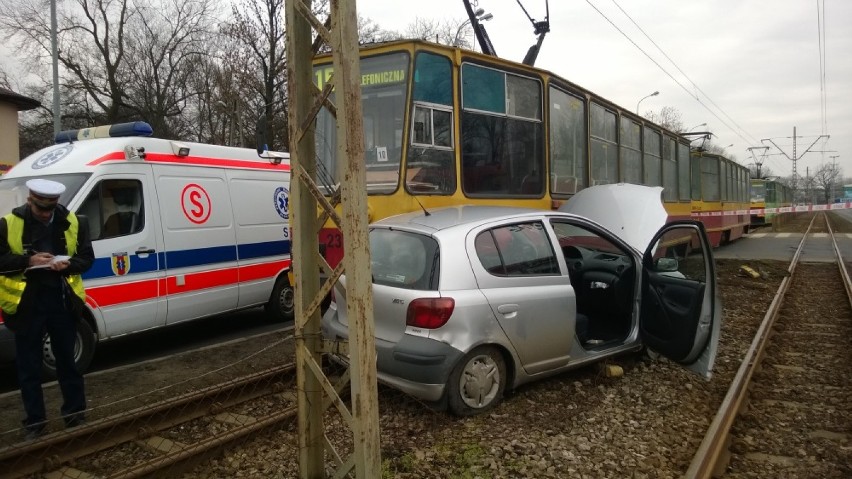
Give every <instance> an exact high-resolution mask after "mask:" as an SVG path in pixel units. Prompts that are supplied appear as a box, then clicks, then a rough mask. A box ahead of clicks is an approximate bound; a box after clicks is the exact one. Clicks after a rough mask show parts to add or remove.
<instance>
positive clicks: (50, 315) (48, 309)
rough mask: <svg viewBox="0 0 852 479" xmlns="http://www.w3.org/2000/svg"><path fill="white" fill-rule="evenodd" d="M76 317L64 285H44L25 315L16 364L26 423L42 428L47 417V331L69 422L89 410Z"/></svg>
mask: <svg viewBox="0 0 852 479" xmlns="http://www.w3.org/2000/svg"><path fill="white" fill-rule="evenodd" d="M75 321H76V318H75V317H74V316H73V315H72V314H71V313H70V312H69V310H68V308H67V307H66V301H65V298H64V297H63V295H62V289H61V288H56V289H54V288H46V287H42V288H40V291H39V292H38V295H37V297H36V298H35V301H34V302H33V307H32V311H31V312H30V313H29V314H27V315H26V317H24V318H22V321H21V325H20V327H19V328H18V329H17V331H16V332H15V348H16V359H15V361H16V363H17V369H18V383H19V385H20V387H21V399H23V402H24V411H25V412H26V414H27V417H26V419H24V426H25V427H27V428H28V429H41V428H43V427H44V423H45V421H46V419H47V414H46V413H45V408H44V395H43V393H42V389H41V379H42V378H41V367H42V340H43V338H44V333H45V331H46V332H47V334H48V335H49V336H50V345H51V348H52V350H53V356H54V357H55V358H56V375H57V379H58V382H59V387H60V389H61V390H62V399H63V404H62V407H61V409H60V413H61V414H62V417H63V418H65V420H66V423H69V421H71V420H74V419H76V418H81V417H82V413H83V411H85V410H86V393H85V390H84V386H83V375H82V374H80V373H79V372H78V371H77V367H76V365H75V364H74V342H75V340H76V337H77V328H76V325H75Z"/></svg>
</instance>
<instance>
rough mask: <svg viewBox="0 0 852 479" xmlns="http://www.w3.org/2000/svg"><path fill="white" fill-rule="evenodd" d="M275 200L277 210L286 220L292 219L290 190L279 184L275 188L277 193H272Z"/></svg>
mask: <svg viewBox="0 0 852 479" xmlns="http://www.w3.org/2000/svg"><path fill="white" fill-rule="evenodd" d="M272 196H273V200H274V201H275V211H277V212H278V215H279V216H280V217H282V218H284V219H285V220H287V219H290V190H288V189H287V188H284V187H283V186H279V187H278V188H275V194H273V195H272Z"/></svg>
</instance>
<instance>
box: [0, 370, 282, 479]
mask: <svg viewBox="0 0 852 479" xmlns="http://www.w3.org/2000/svg"><path fill="white" fill-rule="evenodd" d="M295 378H296V372H295V367H294V365H293V364H292V363H291V364H287V365H283V366H279V367H275V368H271V369H268V370H265V371H261V372H257V373H255V374H252V375H249V376H245V377H242V378H239V379H236V380H232V381H228V382H226V383H222V384H217V385H214V386H210V387H206V388H203V389H201V390H198V391H195V392H191V393H187V394H184V395H181V396H178V397H174V398H171V399H169V400H166V401H162V402H159V403H156V404H153V405H151V406H148V407H142V408H138V409H135V410H131V411H127V412H124V413H122V414H120V415H116V416H112V417H106V418H102V419H99V420H96V421H93V422H90V423H88V424H86V425H84V426H81V427H78V428H74V429H70V430H67V431H63V432H59V433H55V434H50V435H48V436H44V437H43V438H41V439H40V440H37V441H32V442H28V443H23V444H21V445H16V446H12V447H7V448H4V449H2V450H0V476H2V477H4V478H5V477H9V478H17V477H33V476H35V477H49V478H64V477H67V478H82V477H98V478H137V477H163V474H164V471H168V475H170V476H171V475H174V474H175V473H176V472H177V471H180V470H184V469H186V468H190V467H192V466H194V465H195V464H198V463H199V462H201V461H204V460H206V459H207V458H209V457H211V456H213V455H216V454H219V453H220V452H221V451H222V450H223V449H225V448H227V447H229V446H231V445H233V444H235V443H237V442H240V441H244V440H245V438H246V437H247V436H250V435H253V434H261V433H263V432H265V431H268V430H270V429H276V428H280V427H281V426H282V424H285V423H287V422H290V421H295V418H296V411H297V408H296V400H295V395H294V394H293V392H292V390H293V388H294V385H295ZM138 449H143V450H145V451H146V452H145V453H140V451H139V450H138ZM131 458H134V459H133V460H131ZM136 458H144V459H136Z"/></svg>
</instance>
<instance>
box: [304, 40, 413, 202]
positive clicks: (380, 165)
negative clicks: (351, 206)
mask: <svg viewBox="0 0 852 479" xmlns="http://www.w3.org/2000/svg"><path fill="white" fill-rule="evenodd" d="M408 62H409V57H408V54H407V53H404V52H394V53H390V54H386V55H377V56H374V57H369V58H362V59H361V64H360V66H361V110H362V114H363V118H362V121H363V124H364V144H365V151H364V153H365V155H364V156H365V158H364V161H365V164H366V167H367V191H368V193H369V194H374V193H392V192H394V191H396V189H397V187H398V185H399V176H400V171H399V168H400V163H401V159H402V158H401V154H402V153H401V152H402V141H403V138H402V127H403V118H404V117H405V113H406V110H405V100H406V86H407V82H408V76H409V75H408V73H409V71H408ZM332 69H333V67H332V65H331V64H322V65H316V66H315V67H314V78H315V80H316V81H317V84H318V85H317V86H318V87H320V88H322V87H323V86H324V85H323V83H324V82H325V81H326V80H327V79H328V78H329V77H330V76H331V74H332ZM330 100H331V101H332V103H333V102H334V101H335V93H332V94H331V97H330ZM315 141H316V151H317V160H318V162H319V164H318V167H317V178H315V180H316V181H317V183H318V184H321V185H323V187H325V188H330V186H332V185H334V184H335V183H337V182H339V181H340V180H339V174H340V171H339V164H338V159H337V143H336V142H337V120H336V119H335V118H334V116H332V115H331V114H330V113H329V112H328V110H327V109H326V108H325V107H323V108H322V110H321V111H320V113H319V114H318V115H317V121H316V134H315ZM325 192H326V193H329V191H325Z"/></svg>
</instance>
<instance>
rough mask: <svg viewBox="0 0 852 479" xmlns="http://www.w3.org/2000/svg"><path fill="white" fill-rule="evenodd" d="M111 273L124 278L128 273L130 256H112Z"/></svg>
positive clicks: (118, 254) (122, 254)
mask: <svg viewBox="0 0 852 479" xmlns="http://www.w3.org/2000/svg"><path fill="white" fill-rule="evenodd" d="M111 263H112V264H111V265H112V273H113V274H114V275H116V276H124V275H125V274H127V273H129V272H130V255H129V254H127V253H113V254H112V261H111Z"/></svg>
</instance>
